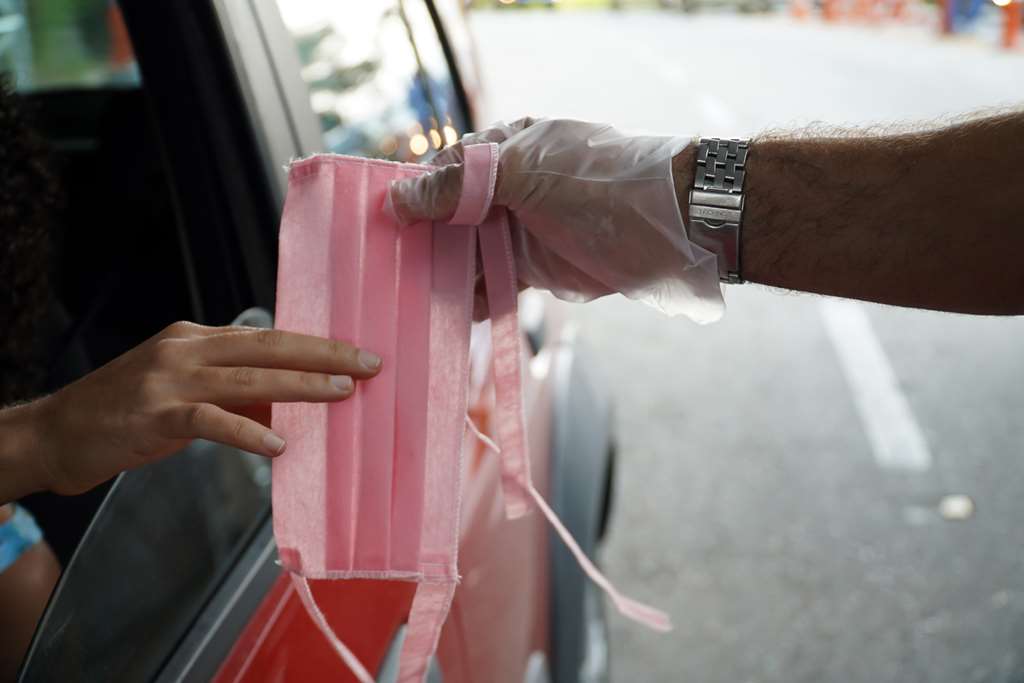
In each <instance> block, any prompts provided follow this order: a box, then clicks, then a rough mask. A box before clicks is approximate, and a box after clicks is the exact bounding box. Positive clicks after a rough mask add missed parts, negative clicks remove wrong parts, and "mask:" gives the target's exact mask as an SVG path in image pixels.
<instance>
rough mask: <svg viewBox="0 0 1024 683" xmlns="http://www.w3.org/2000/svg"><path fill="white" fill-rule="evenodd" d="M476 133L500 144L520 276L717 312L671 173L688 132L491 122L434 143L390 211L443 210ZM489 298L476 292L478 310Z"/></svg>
mask: <svg viewBox="0 0 1024 683" xmlns="http://www.w3.org/2000/svg"><path fill="white" fill-rule="evenodd" d="M480 142H497V143H498V144H499V161H498V177H497V183H496V186H495V193H494V204H496V205H502V206H505V207H507V208H508V209H509V211H510V214H511V215H510V217H511V227H512V242H513V247H514V249H515V256H516V266H517V269H518V274H519V279H520V281H521V284H522V285H523V286H533V287H539V288H542V289H548V290H550V291H551V292H553V293H554V294H555V295H556V296H558V297H559V298H561V299H565V300H568V301H578V302H582V301H589V300H591V299H595V298H597V297H600V296H604V295H606V294H611V293H613V292H620V293H622V294H624V295H625V296H627V297H629V298H631V299H638V300H640V301H644V302H645V303H648V304H650V305H652V306H654V307H656V308H658V309H660V310H662V311H664V312H665V313H668V314H670V315H675V314H679V313H683V314H685V315H687V316H689V317H690V318H692V319H693V320H695V321H697V322H711V321H714V320H717V319H718V318H719V317H721V315H722V312H723V310H724V304H723V301H722V295H721V289H720V287H719V284H718V270H717V263H716V260H715V256H714V254H712V253H710V252H708V251H706V250H705V249H703V248H701V247H699V246H697V245H696V244H693V243H691V242H690V241H689V240H688V239H687V237H686V227H685V226H684V224H683V219H682V215H681V214H680V211H679V205H678V203H677V200H676V193H675V187H674V184H673V178H672V158H673V157H674V156H675V155H676V154H677V153H678V152H679V151H681V150H682V149H683V148H685V147H686V145H687V144H689V142H690V141H689V140H688V139H686V138H669V137H654V136H629V135H625V134H623V133H621V132H619V131H617V130H615V129H614V128H612V127H611V126H609V125H605V124H596V123H587V122H584V121H572V120H565V119H531V118H524V119H520V120H518V121H515V122H513V123H509V124H504V123H502V124H498V125H495V126H494V127H492V128H489V129H487V130H485V131H482V132H480V133H472V134H468V135H466V136H464V137H463V138H462V141H461V142H459V143H458V144H456V145H454V146H452V147H450V148H448V149H446V150H444V151H443V152H441V153H440V154H439V155H438V156H437V157H436V158H435V160H434V163H435V164H438V165H444V166H443V167H442V168H439V169H438V170H437V171H433V172H431V173H428V174H425V175H423V176H420V177H417V178H410V179H405V180H399V181H396V182H395V183H393V184H392V187H391V190H390V192H389V195H388V203H389V205H390V210H391V211H392V213H393V214H394V215H395V217H396V218H397V219H398V220H399V221H400V222H401V223H403V224H409V223H413V222H415V221H418V220H440V221H443V220H447V219H448V218H450V217H451V216H452V214H453V213H454V212H455V207H456V204H457V203H458V199H459V194H460V192H461V189H462V173H463V168H462V164H461V161H462V158H463V151H462V150H463V147H464V146H465V145H469V144H474V143H480ZM481 279H482V278H480V277H479V276H478V284H479V283H480V282H481ZM484 302H485V299H484V298H483V297H482V296H479V292H478V296H477V300H476V307H477V311H476V312H477V314H478V315H479V314H481V313H483V314H484V315H486V312H485V311H484V310H483V309H482V307H483V306H484V305H485V303H484Z"/></svg>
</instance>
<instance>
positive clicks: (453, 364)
mask: <svg viewBox="0 0 1024 683" xmlns="http://www.w3.org/2000/svg"><path fill="white" fill-rule="evenodd" d="M496 169H497V145H494V144H481V145H470V146H467V147H466V172H465V181H464V187H463V193H462V197H461V200H460V203H459V206H458V208H457V210H456V214H455V216H453V218H452V219H451V220H450V221H449V222H448V223H447V224H442V223H434V224H430V223H421V224H416V225H411V226H406V227H399V226H398V225H397V224H396V223H395V222H394V220H393V219H392V218H391V217H390V215H388V214H387V213H386V212H385V210H384V208H383V205H384V197H385V193H386V192H387V188H388V186H389V184H390V183H391V182H392V181H393V180H396V179H399V178H403V177H408V176H411V175H416V174H419V173H423V172H425V171H427V170H429V167H425V166H419V165H414V164H398V163H393V162H386V161H379V160H370V159H363V158H355V157H346V156H340V155H320V156H315V157H312V158H309V159H305V160H302V161H298V162H295V163H294V164H292V166H291V169H290V172H289V186H288V195H287V199H286V202H285V208H284V213H283V216H282V220H281V229H280V236H279V240H280V246H279V266H278V287H277V311H276V325H277V327H278V328H279V329H284V330H289V331H293V332H301V333H304V334H314V335H319V336H324V337H330V338H335V339H344V340H346V341H349V342H351V343H353V344H355V345H356V346H359V347H365V348H367V349H370V350H373V351H374V352H376V353H378V354H379V355H380V356H381V357H382V359H383V366H382V369H381V372H380V374H379V375H378V376H377V377H375V378H374V379H372V380H369V381H366V382H361V383H360V384H359V386H358V388H357V390H356V392H355V394H354V395H353V396H352V397H351V398H350V399H348V400H347V401H342V402H340V403H335V404H277V405H275V406H274V412H273V427H274V430H275V431H277V432H278V433H279V434H281V435H282V436H283V437H284V438H285V439H286V440H287V441H288V450H287V452H286V453H285V454H284V455H283V456H282V457H280V458H277V459H276V460H274V463H273V509H274V534H275V538H276V540H277V546H278V552H279V557H280V562H281V565H282V566H283V567H284V569H286V570H287V571H288V572H290V574H291V577H292V580H293V581H294V583H295V587H296V589H297V592H298V594H299V596H300V597H301V598H302V601H303V604H304V605H305V607H306V609H307V611H308V612H309V614H310V616H311V617H312V618H313V620H314V621H315V622H316V623H317V625H318V626H319V627H320V630H321V631H322V632H323V634H324V636H325V637H326V638H327V639H328V640H329V641H330V643H331V644H332V646H333V647H334V649H335V650H336V651H337V652H338V654H339V656H340V657H341V658H342V659H343V660H344V661H345V662H346V664H347V665H348V666H349V668H350V669H351V670H352V671H353V673H354V674H355V675H356V677H357V678H358V679H359V680H360V681H361V683H371V682H372V681H373V678H372V676H371V675H370V674H369V672H368V671H367V670H366V668H365V667H364V666H363V665H362V663H361V662H359V661H358V660H357V658H356V657H355V656H354V655H353V654H352V653H351V652H350V651H349V650H348V648H347V647H346V646H345V644H344V643H343V642H341V641H340V640H339V639H338V638H337V637H336V635H335V634H334V633H333V631H332V630H331V628H330V626H329V625H328V623H327V621H326V619H325V618H324V615H323V614H322V613H321V611H320V610H319V608H318V606H317V604H316V600H315V599H314V597H313V595H312V593H311V592H310V590H309V585H308V582H307V579H351V578H363V579H367V578H368V579H380V580H406V581H414V582H417V584H418V586H417V590H416V594H415V597H414V598H413V603H412V608H411V611H410V614H409V621H408V628H407V635H406V640H405V643H404V645H403V650H402V654H401V658H400V666H399V681H401V682H402V683H414V682H420V681H422V680H424V678H425V676H426V671H427V666H428V663H429V660H430V658H431V656H432V655H433V654H434V652H435V650H436V648H437V643H438V639H439V637H440V632H441V627H442V626H443V624H444V621H445V619H446V618H447V615H448V611H449V608H450V606H451V601H452V598H453V596H454V592H455V587H456V584H457V582H458V568H457V555H458V533H459V520H460V505H461V499H460V494H461V481H460V476H461V471H462V468H461V457H462V453H461V447H462V442H463V436H464V434H465V430H466V429H467V423H468V428H469V429H471V430H473V431H474V432H476V430H475V428H474V427H473V425H472V423H471V422H469V421H468V417H467V412H466V410H467V399H468V396H467V394H468V387H469V355H470V354H469V339H470V325H471V318H472V295H473V283H474V269H475V267H476V250H477V237H478V236H479V239H480V254H481V257H482V262H483V268H484V277H485V282H486V285H487V291H488V306H489V310H490V313H491V320H492V323H491V330H492V358H493V371H494V385H495V421H494V424H495V435H496V437H497V441H498V443H497V444H493V443H492V442H490V440H489V439H487V438H486V437H484V436H483V435H479V434H478V435H479V436H480V438H482V439H484V440H485V441H487V442H488V443H489V444H491V446H492V447H493V449H494V450H495V451H496V452H498V453H499V454H500V458H501V463H502V491H503V494H504V497H505V509H506V512H507V514H508V515H509V516H519V515H522V514H525V513H527V512H528V511H529V510H531V509H533V508H537V509H539V510H540V511H541V512H542V513H543V514H545V516H546V517H548V519H549V520H550V521H551V523H552V524H553V525H555V528H556V530H557V531H558V533H559V534H560V535H561V536H562V538H563V539H564V540H565V541H566V542H567V544H568V545H569V547H570V549H571V550H572V551H573V552H574V554H575V555H576V557H577V559H579V560H580V562H581V564H582V565H583V568H584V570H585V571H586V572H587V573H588V575H590V576H591V578H593V579H594V580H595V581H596V582H597V583H598V584H599V585H601V586H602V588H604V589H605V590H606V591H607V592H608V594H609V595H610V597H611V599H612V601H613V603H614V604H615V605H616V606H617V607H618V609H619V610H620V611H621V612H622V613H623V614H626V615H627V616H629V617H630V618H633V619H635V620H637V621H640V622H642V623H645V624H647V625H648V626H651V627H652V628H655V629H658V630H666V629H667V628H669V627H670V626H669V622H668V618H667V617H666V616H665V615H664V614H662V613H661V612H658V611H657V610H654V609H652V608H650V607H647V606H646V605H642V604H640V603H636V602H634V601H632V600H630V599H629V598H626V597H624V596H621V595H620V594H618V593H617V592H616V591H615V589H614V587H612V586H611V584H610V583H608V581H607V580H606V579H605V578H604V577H603V576H601V575H600V573H599V572H598V571H597V569H596V568H595V567H594V566H593V565H592V564H591V563H590V561H589V560H588V559H587V558H586V556H585V555H584V554H583V553H582V551H580V549H579V547H578V546H577V545H576V544H575V542H574V541H573V540H572V537H571V536H569V534H568V532H567V531H566V530H565V528H564V527H563V526H562V525H561V523H560V522H559V521H558V520H557V518H556V517H555V516H554V513H553V512H552V511H551V510H550V508H549V507H548V506H547V505H546V504H545V503H544V501H543V499H542V498H541V497H540V494H539V493H538V492H537V491H536V489H535V488H534V487H533V484H532V480H531V478H530V472H529V461H528V458H527V454H526V450H525V448H526V447H525V444H526V439H525V426H524V419H523V405H522V392H521V378H520V367H521V362H522V361H521V358H522V355H521V354H522V351H521V348H520V346H521V335H520V332H519V327H518V313H517V308H516V300H517V299H516V298H517V293H518V290H517V279H516V274H515V263H514V260H513V257H512V249H511V241H510V235H509V229H508V216H507V212H506V211H505V210H504V209H502V208H500V207H494V208H492V207H491V206H490V204H491V199H492V197H493V190H494V182H495V174H496Z"/></svg>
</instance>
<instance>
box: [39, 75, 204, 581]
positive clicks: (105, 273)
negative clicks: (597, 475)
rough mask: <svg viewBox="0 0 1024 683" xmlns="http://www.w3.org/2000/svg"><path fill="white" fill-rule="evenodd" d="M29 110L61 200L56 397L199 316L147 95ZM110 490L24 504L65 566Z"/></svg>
mask: <svg viewBox="0 0 1024 683" xmlns="http://www.w3.org/2000/svg"><path fill="white" fill-rule="evenodd" d="M27 106H28V107H29V108H30V111H31V112H32V114H33V119H34V120H35V121H36V125H37V130H38V131H39V132H40V133H42V134H43V135H44V136H45V138H46V139H47V141H48V142H49V144H50V146H51V149H52V154H53V167H54V170H55V171H56V173H57V175H58V177H59V180H60V191H61V193H62V195H63V208H62V211H61V213H60V216H59V219H58V221H57V223H56V225H55V226H54V227H55V234H54V243H55V247H56V248H55V250H54V260H55V263H54V267H53V272H54V273H55V278H56V282H55V283H54V284H55V287H54V290H55V298H56V301H54V302H53V304H52V308H53V310H52V312H51V313H50V316H49V317H50V323H49V334H48V336H49V338H50V342H51V343H50V352H49V354H48V355H49V363H48V367H47V380H46V385H47V386H46V389H47V391H53V390H55V389H58V388H60V387H61V386H63V385H65V384H67V383H69V382H71V381H73V380H75V379H77V378H78V377H80V376H82V375H84V374H85V373H87V372H89V371H90V370H92V369H94V368H97V367H99V366H101V365H103V364H104V363H106V362H108V361H110V360H111V359H113V358H114V357H116V356H117V355H119V354H121V353H123V352H124V351H126V350H127V349H130V348H132V347H133V346H135V345H137V344H138V343H140V342H142V341H144V340H145V339H147V338H148V337H150V336H152V335H153V334H155V333H156V332H158V331H160V329H162V328H163V327H164V326H166V325H167V324H169V323H171V322H174V321H175V320H194V319H196V318H198V317H199V316H198V314H199V312H200V311H199V310H197V308H198V307H197V305H196V302H197V300H198V297H197V293H196V292H195V287H194V284H193V283H191V282H190V279H189V277H188V275H187V270H188V259H189V256H188V253H187V252H186V251H185V250H184V249H183V234H182V232H181V219H180V216H179V215H178V212H177V211H176V210H175V206H174V202H173V195H172V193H171V189H170V188H171V185H170V181H169V176H168V173H167V169H166V163H165V155H164V153H163V150H162V149H161V143H160V140H159V136H158V135H157V132H156V128H155V126H154V123H153V121H152V119H151V118H150V116H149V115H148V111H147V106H146V101H145V97H144V92H143V91H142V90H141V89H138V88H110V89H100V90H84V89H83V90H67V91H46V92H42V93H37V94H33V95H30V96H29V97H28V105H27ZM126 313H127V314H126ZM108 488H109V484H108V485H105V486H102V487H99V488H97V489H94V490H93V491H90V492H88V493H86V494H84V495H81V496H74V497H60V496H55V495H52V494H36V495H34V496H32V497H31V498H30V499H28V500H26V501H25V505H26V507H28V508H29V509H31V510H32V511H33V513H34V514H36V516H37V518H38V519H39V522H40V524H41V525H42V526H43V528H44V530H45V533H46V536H47V538H48V539H49V541H50V544H51V545H52V547H53V548H54V551H55V552H56V553H57V556H58V558H59V559H60V561H61V564H62V565H65V566H66V564H67V562H68V561H69V560H70V557H71V554H72V552H73V551H74V549H75V547H76V546H77V544H78V541H79V540H80V539H81V536H82V534H83V533H84V532H85V529H86V527H87V526H88V523H89V521H90V520H91V519H92V515H93V513H94V512H95V510H96V508H97V507H98V505H99V503H100V502H101V501H102V499H103V496H104V495H105V494H106V491H107V489H108Z"/></svg>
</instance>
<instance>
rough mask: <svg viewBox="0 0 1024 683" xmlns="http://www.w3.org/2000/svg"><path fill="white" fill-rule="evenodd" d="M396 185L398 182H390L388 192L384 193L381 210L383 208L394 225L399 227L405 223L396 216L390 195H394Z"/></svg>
mask: <svg viewBox="0 0 1024 683" xmlns="http://www.w3.org/2000/svg"><path fill="white" fill-rule="evenodd" d="M397 184H398V181H397V180H395V181H392V182H391V184H390V185H389V186H388V191H387V192H385V193H384V206H383V207H381V208H383V209H384V213H386V214H387V215H389V216H391V218H393V219H394V221H395V222H396V223H399V224H400V225H405V222H404V221H403V220H402V217H401V216H399V215H398V212H397V211H395V202H394V200H393V199H392V194H394V192H395V185H397Z"/></svg>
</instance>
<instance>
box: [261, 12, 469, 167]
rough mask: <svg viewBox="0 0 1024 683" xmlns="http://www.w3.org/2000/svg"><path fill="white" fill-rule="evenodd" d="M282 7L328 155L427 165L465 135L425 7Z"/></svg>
mask: <svg viewBox="0 0 1024 683" xmlns="http://www.w3.org/2000/svg"><path fill="white" fill-rule="evenodd" d="M278 7H279V9H280V12H281V17H282V19H283V20H284V23H285V25H286V27H287V28H288V30H289V31H290V32H291V34H292V36H293V37H294V39H295V44H296V47H297V49H298V53H299V58H300V61H301V64H302V78H303V80H305V82H306V83H307V85H308V87H309V91H310V102H311V104H312V107H313V111H314V112H315V113H316V114H317V116H318V117H319V119H320V124H321V129H322V135H323V138H322V139H323V149H324V150H326V151H330V152H337V153H341V154H352V155H357V156H368V157H378V158H385V159H393V160H398V161H423V160H426V159H428V158H429V157H430V156H432V155H433V154H434V153H435V152H436V151H437V150H438V149H440V148H442V147H443V146H444V144H445V143H446V142H451V141H454V140H456V139H457V138H458V136H459V135H460V134H461V133H462V130H461V125H462V119H461V117H458V116H452V115H451V112H450V111H449V109H450V108H452V107H455V102H456V98H455V97H454V90H453V88H452V85H451V77H450V75H449V74H448V69H447V65H446V62H445V60H444V53H443V51H442V50H441V47H440V43H439V42H438V40H437V33H436V31H435V29H434V26H433V23H432V21H431V18H430V14H429V12H428V11H427V9H426V7H425V6H424V5H423V4H422V3H421V2H400V1H390V2H372V3H370V2H367V3H329V2H328V3H325V2H319V1H318V0H279V2H278ZM413 36H416V37H417V38H418V40H417V42H415V43H414V42H413V41H412V40H411V38H412V37H413ZM421 36H422V41H421V40H420V37H421ZM428 37H429V38H430V39H429V40H428V39H427V38H428ZM421 42H422V44H420V43H421Z"/></svg>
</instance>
